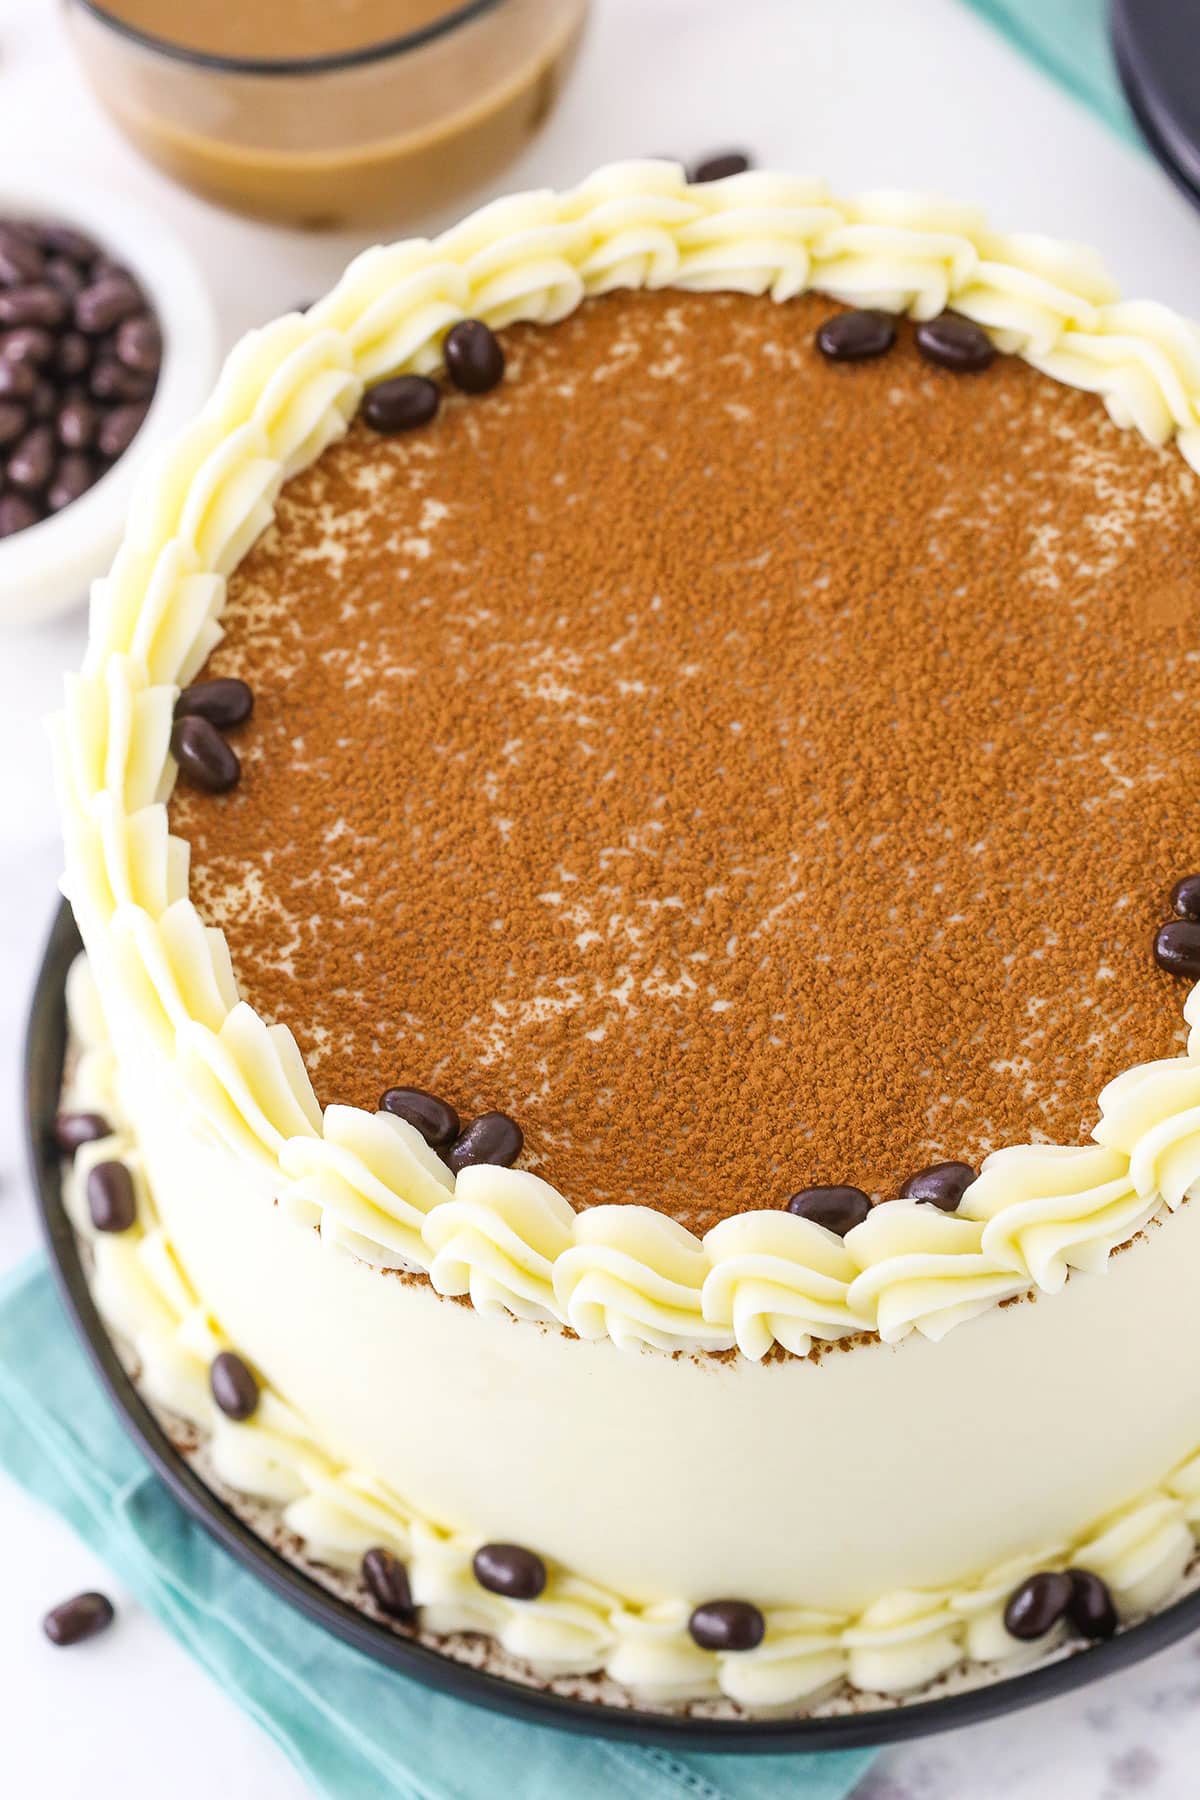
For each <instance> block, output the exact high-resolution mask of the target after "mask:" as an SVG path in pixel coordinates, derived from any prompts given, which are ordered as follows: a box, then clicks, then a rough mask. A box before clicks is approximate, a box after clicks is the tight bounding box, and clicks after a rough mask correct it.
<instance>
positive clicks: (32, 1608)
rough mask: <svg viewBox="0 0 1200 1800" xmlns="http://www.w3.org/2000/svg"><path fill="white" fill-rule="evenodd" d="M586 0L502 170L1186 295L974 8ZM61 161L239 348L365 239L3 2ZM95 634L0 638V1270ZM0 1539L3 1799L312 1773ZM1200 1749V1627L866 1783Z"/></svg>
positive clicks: (1138, 179) (30, 141)
mask: <svg viewBox="0 0 1200 1800" xmlns="http://www.w3.org/2000/svg"><path fill="white" fill-rule="evenodd" d="M1045 3H1046V4H1047V5H1054V4H1057V0H1045ZM595 4H596V16H595V20H594V24H593V27H592V30H591V34H590V37H589V39H588V42H587V44H586V46H585V50H584V53H583V57H582V61H581V64H580V67H579V70H578V73H577V76H576V79H575V81H574V83H573V85H572V87H571V89H570V92H569V94H568V96H567V99H566V102H565V104H564V106H563V107H562V110H561V111H560V112H559V114H558V115H557V117H556V118H555V119H554V121H553V122H552V124H551V126H550V128H549V130H548V131H547V133H546V135H545V136H544V138H543V139H542V141H541V143H540V144H539V145H538V146H537V148H536V149H535V150H533V151H532V152H531V153H530V154H529V155H528V156H527V157H526V158H525V160H524V163H523V164H522V165H521V166H520V167H518V168H517V169H516V170H515V172H514V174H513V176H512V179H511V185H527V184H532V183H549V182H559V183H561V182H565V181H569V180H571V179H573V178H574V177H576V176H579V175H581V174H583V173H584V172H585V171H586V170H587V169H588V168H589V167H591V166H593V165H594V164H596V163H598V162H601V161H604V160H606V159H608V158H611V157H614V156H618V155H622V154H629V153H640V152H645V151H660V150H676V151H678V153H679V154H681V155H691V154H696V153H698V152H701V151H703V150H705V149H709V148H715V147H719V146H721V145H723V144H726V143H730V142H733V143H745V144H746V145H747V146H748V147H750V148H752V149H753V150H754V151H755V152H756V153H757V155H758V157H759V159H760V160H762V161H766V162H774V163H776V164H778V165H780V166H790V167H792V168H796V169H802V170H812V171H818V172H822V173H825V174H827V175H828V176H829V177H830V178H831V179H832V180H833V181H834V183H835V184H837V185H838V186H840V187H843V188H846V189H850V188H853V187H856V186H884V185H887V186H901V185H909V186H912V185H915V186H920V187H925V188H934V189H939V190H941V191H942V192H945V193H948V194H951V195H955V196H958V197H962V198H974V199H979V200H982V201H984V202H986V204H987V205H988V206H989V207H990V208H991V209H992V211H993V213H994V216H995V217H996V218H997V220H998V221H1000V222H1002V223H1004V224H1006V225H1011V226H1014V227H1023V228H1031V229H1041V230H1046V231H1053V232H1058V233H1061V234H1065V235H1069V236H1074V237H1078V238H1083V239H1085V240H1090V241H1092V242H1094V243H1097V244H1099V245H1100V247H1101V248H1102V249H1103V250H1104V251H1105V253H1106V254H1107V256H1108V257H1109V259H1110V261H1111V263H1112V264H1113V266H1114V267H1115V269H1116V271H1117V273H1118V274H1119V275H1120V277H1121V278H1122V280H1123V281H1124V282H1125V283H1126V284H1127V286H1128V287H1129V288H1130V289H1134V288H1136V289H1138V290H1140V291H1143V292H1148V293H1151V294H1154V295H1156V296H1158V297H1159V298H1162V299H1166V300H1170V301H1172V302H1174V303H1175V304H1177V305H1179V306H1181V307H1183V308H1185V309H1186V308H1188V307H1189V305H1190V306H1192V307H1193V308H1194V309H1195V308H1196V300H1195V296H1196V294H1197V293H1198V292H1200V217H1195V216H1193V215H1192V214H1191V213H1190V212H1189V210H1188V209H1187V207H1186V206H1185V205H1184V203H1183V202H1182V201H1181V200H1180V199H1179V198H1178V197H1177V195H1176V194H1175V193H1174V191H1173V190H1172V189H1171V188H1170V187H1169V186H1168V184H1167V182H1166V180H1165V179H1164V178H1163V177H1162V176H1161V175H1160V174H1159V173H1158V172H1157V170H1156V169H1155V168H1154V167H1153V165H1152V164H1151V163H1150V162H1149V160H1148V159H1146V158H1143V157H1141V156H1140V155H1138V154H1137V153H1135V152H1133V151H1131V150H1129V149H1128V148H1127V147H1126V146H1125V145H1124V144H1122V143H1120V142H1119V141H1117V139H1116V138H1114V136H1113V135H1112V134H1110V133H1109V132H1108V131H1107V130H1106V129H1105V128H1104V127H1103V126H1102V125H1100V124H1099V123H1097V122H1096V121H1094V120H1093V119H1092V118H1091V117H1089V116H1088V115H1087V114H1085V113H1084V112H1082V111H1081V110H1079V109H1078V108H1077V107H1076V106H1075V105H1074V103H1073V102H1071V101H1070V100H1068V99H1066V98H1065V97H1064V96H1063V95H1061V94H1060V93H1059V92H1058V91H1057V90H1056V89H1055V88H1053V87H1052V86H1051V85H1050V84H1049V83H1048V82H1046V81H1045V80H1044V79H1043V78H1042V77H1041V76H1040V75H1038V74H1037V73H1036V72H1035V71H1033V70H1032V69H1030V68H1029V67H1028V66H1026V65H1025V64H1024V63H1022V62H1021V61H1020V60H1019V59H1018V57H1017V56H1016V55H1015V54H1014V53H1012V52H1011V51H1010V50H1008V49H1007V48H1006V47H1005V46H1004V45H1003V44H1002V43H1001V42H1000V41H999V40H998V39H996V38H995V37H993V36H992V34H991V33H990V32H989V31H988V29H987V28H986V27H985V26H983V25H981V24H980V23H979V22H978V21H977V20H976V19H975V18H974V17H973V16H971V15H970V14H969V13H968V12H967V11H966V10H965V8H964V7H963V6H962V5H961V4H959V3H958V0H907V3H906V4H904V5H902V6H901V5H898V4H896V0H839V3H838V4H837V5H836V6H818V5H816V4H815V3H814V0H738V4H737V5H736V6H734V5H732V4H730V0H595ZM55 140H56V141H55ZM52 145H53V147H52ZM47 157H48V158H51V159H52V160H53V161H55V162H57V163H59V164H60V165H62V166H63V168H64V170H65V171H66V172H67V174H68V177H69V172H70V170H71V169H72V168H75V169H78V170H81V171H82V170H86V172H87V175H88V178H89V180H91V181H93V182H96V181H101V182H104V181H106V182H110V183H111V184H112V185H113V186H114V188H116V189H119V190H121V191H124V192H126V193H128V194H130V195H132V196H135V197H138V196H140V197H143V198H145V199H146V200H148V201H151V202H153V203H154V204H155V205H156V206H157V207H158V208H159V209H160V210H162V211H163V212H165V213H166V214H167V215H168V216H169V217H170V218H171V219H172V220H173V222H174V223H175V224H176V226H177V228H178V229H179V230H180V231H181V232H182V233H184V234H185V235H186V236H187V238H188V239H189V241H190V242H191V244H192V245H193V247H194V248H195V249H196V250H197V251H198V252H199V254H200V257H201V260H202V262H204V264H205V265H206V267H207V268H208V270H209V274H210V278H211V281H212V285H213V290H214V293H215V296H216V299H217V302H218V305H219V308H220V313H221V319H222V324H223V327H224V330H225V333H226V336H227V338H228V339H229V340H230V341H232V339H233V337H234V336H235V335H236V334H237V333H238V332H239V331H241V330H242V329H244V328H245V327H247V326H249V325H251V324H253V323H255V322H256V321H258V320H261V319H262V318H264V317H266V316H268V315H269V314H270V313H272V312H275V311H278V310H281V309H283V308H285V307H287V306H289V305H291V304H293V303H295V302H296V301H298V300H303V299H305V298H307V297H310V296H311V295H313V294H315V293H317V292H318V291H320V289H321V288H322V287H323V286H324V285H327V284H328V282H329V280H331V279H332V277H333V276H334V275H335V273H336V272H337V270H338V268H339V266H340V265H341V263H342V262H343V261H344V260H345V257H346V254H347V253H348V251H349V250H351V249H352V248H354V247H355V246H354V244H353V243H352V242H351V241H350V240H348V239H346V238H342V239H336V238H324V239H321V238H312V237H305V236H301V235H299V234H296V233H290V232H285V231H281V230H271V229H267V228H263V227H260V226H254V225H250V224H247V223H245V222H243V221H238V220H234V219H231V218H227V217H225V216H223V215H221V214H219V213H217V212H215V211H214V210H212V209H210V208H208V207H206V206H204V205H202V204H201V203H199V202H196V201H192V200H190V199H189V198H187V197H186V196H185V195H182V194H180V193H177V192H176V191H175V190H174V189H173V188H171V187H170V186H169V185H168V184H167V183H166V182H165V181H163V180H162V179H160V178H159V177H158V176H156V175H155V174H153V173H152V172H151V171H150V170H148V169H146V168H144V167H143V166H142V165H141V164H139V163H138V162H137V161H136V159H135V158H134V157H133V155H132V153H130V152H129V151H127V150H126V149H125V147H124V146H123V144H122V143H121V142H120V141H119V140H118V139H117V138H116V137H115V135H114V134H113V133H112V131H111V130H110V128H109V127H108V126H107V124H106V123H105V121H104V120H103V118H102V117H101V115H100V114H99V113H98V111H97V109H96V107H95V105H94V103H93V102H92V100H91V98H90V96H89V95H88V93H87V92H86V90H85V89H84V87H83V85H82V83H81V81H80V79H79V77H78V75H77V74H76V72H75V70H74V68H73V66H72V65H71V63H70V60H69V57H68V54H67V50H66V46H65V44H64V43H63V41H62V37H61V22H60V18H59V15H58V10H57V8H53V7H51V6H50V5H48V4H47V0H0V159H3V160H11V159H16V160H17V161H20V160H22V159H29V158H37V159H38V160H39V161H41V160H42V159H43V158H47ZM483 197H486V196H485V195H481V198H483ZM424 223H426V224H429V223H437V221H426V222H424ZM83 632H84V624H83V617H82V612H80V613H79V614H77V615H75V616H73V617H70V618H67V619H65V620H63V621H60V622H58V623H56V624H55V625H53V626H48V627H43V628H41V629H37V630H29V631H26V632H15V631H8V632H6V633H5V634H4V636H3V639H2V641H0V1268H4V1267H6V1266H8V1265H9V1264H10V1263H12V1262H14V1261H15V1260H16V1259H17V1258H19V1257H20V1256H22V1255H23V1254H24V1253H25V1252H26V1251H27V1250H29V1249H30V1248H32V1246H33V1245H34V1243H35V1242H36V1231H35V1226H34V1220H33V1211H32V1206H31V1203H30V1198H29V1194H28V1192H27V1187H26V1180H25V1175H24V1171H23V1165H22V1155H21V1148H20V1140H19V1130H18V1080H19V1049H20V1040H21V1034H22V1030H23V1022H24V1012H25V1008H26V1004H27V999H28V994H29V989H30V986H31V983H32V980H33V974H34V969H35V966H36V961H37V956H38V952H39V948H40V944H41V939H42V936H43V933H44V931H45V929H46V926H47V924H48V920H49V916H50V912H51V909H52V906H53V903H54V882H55V878H56V875H57V872H58V867H59V849H58V835H57V828H56V824H55V819H54V810H53V803H52V799H51V791H50V778H49V770H48V767H47V759H46V756H45V752H44V739H43V734H42V731H41V724H40V721H41V718H42V716H43V715H44V714H45V713H46V712H47V711H48V710H49V709H50V708H51V707H52V706H53V705H54V704H55V702H56V697H57V693H58V686H59V677H60V672H61V670H62V669H63V668H65V667H67V666H69V665H72V664H74V663H75V662H76V661H77V659H78V657H79V654H80V650H81V646H82V642H83ZM1115 1423H1116V1424H1117V1426H1118V1428H1119V1421H1117V1422H1115ZM0 1543H2V1544H3V1546H4V1557H3V1565H4V1577H3V1597H2V1598H0V1696H2V1697H3V1698H2V1699H0V1720H2V1734H3V1735H2V1743H3V1747H2V1749H0V1791H3V1792H4V1793H6V1794H12V1795H13V1796H14V1800H18V1797H20V1800H24V1796H26V1795H33V1794H35V1793H36V1794H38V1795H39V1796H42V1797H43V1800H75V1797H76V1796H78V1795H81V1794H83V1793H85V1792H86V1793H89V1794H92V1795H95V1796H97V1797H98V1800H107V1797H108V1796H114V1797H115V1796H117V1795H118V1794H119V1795H120V1796H122V1800H157V1796H159V1795H161V1794H162V1793H163V1792H164V1772H165V1771H167V1770H169V1771H170V1792H171V1793H172V1795H173V1800H193V1797H195V1800H199V1797H200V1796H204V1797H205V1800H208V1797H209V1796H211V1794H212V1793H213V1792H215V1791H216V1792H223V1793H225V1794H228V1795H230V1796H234V1797H235V1800H236V1797H238V1796H242V1795H250V1794H255V1795H267V1796H270V1797H271V1800H293V1797H298V1796H300V1795H301V1794H302V1793H303V1792H304V1788H303V1784H302V1783H301V1782H300V1780H299V1778H298V1777H297V1776H296V1775H295V1773H294V1772H293V1771H292V1770H291V1769H290V1768H289V1767H288V1766H287V1765H286V1764H285V1762H284V1760H283V1758H282V1757H281V1756H280V1754H279V1752H278V1751H277V1750H276V1749H275V1748H274V1746H273V1745H272V1744H271V1743H270V1742H269V1741H268V1739H267V1738H266V1737H265V1736H264V1735H263V1734H262V1733H261V1732H260V1731H259V1730H258V1728H257V1727H256V1726H254V1725H252V1724H251V1723H250V1722H249V1721H248V1720H247V1719H245V1718H243V1717H242V1716H241V1715H240V1714H239V1713H238V1712H237V1710H236V1709H235V1708H234V1707H233V1705H232V1704H231V1703H230V1702H229V1701H228V1700H226V1699H225V1697H224V1696H223V1695H222V1694H221V1693H219V1692H218V1691H217V1690H216V1688H214V1687H213V1686H212V1685H211V1684H210V1683H209V1682H208V1680H207V1678H206V1677H205V1676H203V1675H202V1674H201V1673H200V1672H199V1671H198V1670H197V1669H195V1668H194V1667H193V1665H192V1664H191V1663H190V1662H189V1661H188V1659H187V1658H186V1657H185V1656H184V1654H183V1652H182V1651H180V1650H179V1649H177V1648H176V1646H175V1645H174V1644H173V1643H172V1642H171V1640H170V1639H169V1638H168V1637H167V1635H166V1634H165V1632H163V1631H162V1630H160V1629H159V1627H158V1626H157V1625H155V1624H154V1622H153V1621H151V1620H150V1619H148V1618H146V1617H145V1616H142V1615H139V1613H138V1612H137V1609H136V1608H135V1607H132V1606H130V1607H129V1608H127V1609H123V1610H122V1616H121V1621H120V1628H119V1629H118V1630H117V1631H115V1632H113V1633H112V1634H111V1635H110V1636H109V1637H108V1638H106V1639H104V1640H102V1641H101V1642H99V1643H97V1644H95V1645H92V1646H89V1647H87V1648H86V1649H82V1650H80V1651H78V1652H75V1653H73V1654H71V1655H70V1656H61V1655H59V1654H58V1653H56V1652H54V1651H52V1650H51V1649H50V1648H49V1646H47V1645H46V1644H45V1643H44V1642H43V1640H42V1638H41V1636H40V1633H39V1631H38V1629H37V1622H38V1619H39V1617H40V1614H41V1613H42V1611H43V1610H44V1608H45V1607H46V1605H48V1604H49V1603H51V1602H52V1601H54V1600H56V1599H58V1598H60V1597H61V1596H62V1595H64V1594H66V1593H69V1592H72V1591H74V1590H76V1589H78V1588H80V1587H84V1586H87V1585H92V1584H97V1585H101V1586H106V1587H108V1588H110V1589H112V1588H113V1585H114V1584H112V1583H111V1582H110V1581H109V1580H108V1579H107V1577H106V1576H105V1573H104V1571H103V1570H102V1569H101V1568H99V1567H98V1566H97V1565H96V1564H95V1562H94V1560H93V1558H92V1557H91V1556H90V1555H88V1554H87V1553H86V1552H85V1551H84V1550H82V1549H81V1548H80V1546H79V1545H78V1544H77V1543H76V1542H75V1541H74V1539H73V1538H72V1537H71V1536H70V1534H69V1533H68V1532H67V1531H66V1530H65V1529H64V1528H63V1527H62V1526H60V1525H59V1524H58V1523H57V1521H55V1520H53V1519H51V1518H49V1517H47V1516H45V1515H44V1514H42V1513H41V1512H39V1511H38V1510H37V1509H36V1508H35V1507H33V1506H32V1505H31V1504H30V1503H29V1502H28V1501H27V1500H26V1499H25V1498H24V1497H23V1496H22V1495H20V1494H18V1493H17V1492H16V1491H15V1490H14V1489H13V1488H12V1487H11V1486H9V1485H7V1484H5V1483H4V1482H3V1481H2V1480H0ZM117 1598H118V1600H119V1599H120V1595H119V1592H118V1593H117ZM131 1718H132V1719H133V1720H135V1721H136V1725H135V1727H134V1728H131ZM181 1738H182V1741H183V1742H185V1743H186V1746H187V1750H186V1755H184V1756H182V1757H181V1756H180V1755H179V1753H178V1746H179V1743H180V1741H181ZM1198 1765H1200V1641H1197V1642H1193V1643H1189V1644H1184V1645H1181V1646H1180V1647H1178V1648H1177V1649H1176V1650H1174V1651H1172V1652H1168V1653H1166V1654H1164V1655H1162V1656H1159V1657H1157V1658H1156V1659H1154V1660H1153V1661H1152V1662H1150V1663H1147V1664H1145V1665H1144V1666H1143V1667H1141V1668H1140V1669H1137V1670H1135V1671H1133V1672H1130V1673H1127V1674H1125V1675H1121V1676H1116V1677H1113V1678H1111V1679H1109V1680H1107V1681H1105V1682H1103V1683H1101V1684H1099V1685H1097V1686H1095V1687H1092V1688H1090V1689H1087V1690H1084V1691H1082V1692H1080V1693H1078V1694H1076V1695H1074V1696H1068V1697H1067V1698H1065V1699H1062V1700H1059V1701H1055V1702H1052V1703H1050V1704H1048V1705H1045V1706H1043V1707H1040V1708H1037V1709H1035V1710H1034V1711H1031V1712H1028V1713H1026V1714H1023V1715H1020V1716H1018V1717H1015V1718H1011V1719H1005V1720H1001V1721H997V1722H995V1723H993V1724H987V1725H982V1726H976V1727H972V1728H970V1729H968V1730H964V1731H959V1732H956V1733H953V1734H951V1735H949V1736H946V1737H942V1738H937V1739H932V1740H929V1741H927V1742H926V1743H923V1744H919V1745H916V1746H912V1747H906V1748H901V1749H896V1750H893V1751H889V1752H886V1753H885V1754H884V1755H882V1756H881V1758H880V1760H879V1762H878V1763H877V1765H876V1766H875V1769H874V1770H873V1772H872V1773H871V1775H870V1776H868V1778H867V1780H866V1782H865V1783H864V1784H863V1786H862V1788H861V1790H860V1796H861V1800H962V1797H963V1796H967V1797H968V1800H1001V1797H1003V1800H1041V1797H1042V1796H1047V1797H1048V1796H1051V1795H1053V1796H1055V1797H1056V1800H1075V1797H1077V1796H1078V1797H1080V1800H1120V1797H1122V1796H1125V1795H1149V1796H1154V1797H1155V1800H1190V1797H1191V1796H1193V1795H1195V1794H1196V1793H1197V1791H1200V1776H1198V1775H1197V1773H1196V1769H1197V1766H1198Z"/></svg>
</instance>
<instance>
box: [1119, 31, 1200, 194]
mask: <svg viewBox="0 0 1200 1800" xmlns="http://www.w3.org/2000/svg"><path fill="white" fill-rule="evenodd" d="M1111 20H1112V41H1113V51H1114V53H1115V55H1116V59H1117V70H1118V73H1119V74H1120V77H1121V83H1122V86H1123V87H1124V89H1125V97H1126V99H1127V100H1128V101H1129V104H1130V107H1131V108H1132V110H1133V114H1134V117H1135V118H1136V119H1137V122H1138V124H1139V126H1140V127H1141V130H1142V133H1143V135H1144V137H1145V139H1146V141H1147V143H1148V144H1149V146H1150V148H1151V150H1152V151H1153V152H1154V154H1155V156H1156V157H1157V158H1158V160H1159V162H1160V163H1162V165H1163V167H1164V168H1165V169H1166V171H1167V173H1168V174H1169V175H1170V176H1171V178H1172V179H1173V180H1174V181H1175V182H1176V183H1177V184H1178V186H1179V187H1181V188H1182V189H1183V191H1184V193H1185V194H1187V195H1188V197H1189V198H1190V199H1192V200H1194V201H1195V202H1196V203H1197V205H1200V0H1112V13H1111Z"/></svg>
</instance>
